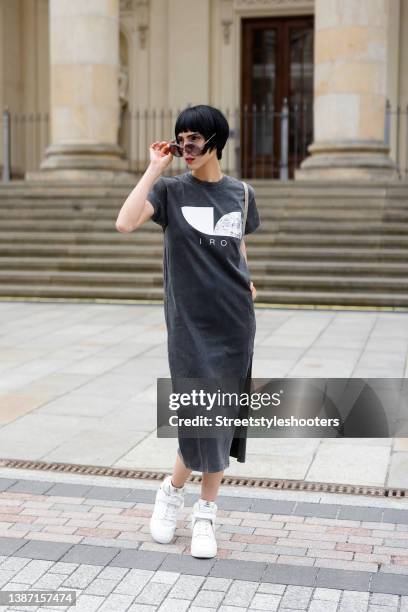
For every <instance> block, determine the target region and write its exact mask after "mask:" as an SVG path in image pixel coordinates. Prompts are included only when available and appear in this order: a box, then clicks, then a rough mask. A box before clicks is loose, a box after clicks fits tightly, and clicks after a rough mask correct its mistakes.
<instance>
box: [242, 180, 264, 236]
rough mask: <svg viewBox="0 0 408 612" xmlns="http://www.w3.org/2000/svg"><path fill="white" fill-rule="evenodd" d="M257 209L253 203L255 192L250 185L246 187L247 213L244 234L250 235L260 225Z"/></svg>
mask: <svg viewBox="0 0 408 612" xmlns="http://www.w3.org/2000/svg"><path fill="white" fill-rule="evenodd" d="M260 223H261V220H260V218H259V213H258V209H257V207H256V202H255V190H254V188H253V187H252V185H248V212H247V219H246V224H245V231H244V234H251V233H252V232H254V231H255V230H256V229H257V228H258V226H259V225H260Z"/></svg>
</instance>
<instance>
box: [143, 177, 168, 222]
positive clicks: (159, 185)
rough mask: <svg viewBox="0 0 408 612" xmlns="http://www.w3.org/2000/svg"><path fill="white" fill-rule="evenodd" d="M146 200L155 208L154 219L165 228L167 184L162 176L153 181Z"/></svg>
mask: <svg viewBox="0 0 408 612" xmlns="http://www.w3.org/2000/svg"><path fill="white" fill-rule="evenodd" d="M146 200H148V201H149V202H150V203H151V205H152V206H153V208H154V213H153V215H152V216H151V219H152V221H154V222H155V223H158V224H159V225H161V226H162V228H163V230H164V229H165V228H166V226H167V186H166V181H165V180H164V178H163V177H162V176H160V177H159V178H158V179H156V181H155V182H154V183H153V186H152V188H151V190H150V191H149V193H148V194H147V198H146Z"/></svg>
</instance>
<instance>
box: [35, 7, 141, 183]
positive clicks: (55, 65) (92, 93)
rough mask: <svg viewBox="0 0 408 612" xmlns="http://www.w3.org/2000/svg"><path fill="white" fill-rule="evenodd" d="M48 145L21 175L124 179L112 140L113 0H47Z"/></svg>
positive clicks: (115, 104)
mask: <svg viewBox="0 0 408 612" xmlns="http://www.w3.org/2000/svg"><path fill="white" fill-rule="evenodd" d="M49 28H50V118H51V126H50V127H51V132H50V140H51V145H50V146H49V147H48V148H47V150H46V157H45V159H44V160H43V162H42V164H41V169H40V171H39V172H30V173H27V174H26V178H27V179H34V180H36V179H40V180H42V179H48V178H50V179H57V180H58V179H90V178H91V179H99V178H102V179H103V178H107V179H109V178H111V179H115V178H129V176H132V175H129V174H128V173H127V172H124V171H126V170H127V169H128V166H129V164H128V161H127V160H126V159H125V158H124V152H123V150H122V149H121V147H119V146H118V144H117V131H118V108H119V90H118V87H119V83H118V74H119V0H85V1H84V0H49Z"/></svg>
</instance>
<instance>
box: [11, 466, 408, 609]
mask: <svg viewBox="0 0 408 612" xmlns="http://www.w3.org/2000/svg"><path fill="white" fill-rule="evenodd" d="M2 472H3V474H4V472H5V470H2ZM6 472H7V473H8V474H9V476H4V475H0V592H2V591H16V590H19V591H27V590H34V591H36V590H40V589H50V590H56V591H58V592H60V591H65V590H73V591H75V592H76V595H77V602H76V605H75V606H70V607H67V606H58V607H55V608H52V607H48V608H47V607H46V606H42V607H36V606H14V607H13V606H12V605H9V606H8V607H6V606H0V609H4V610H6V609H7V610H25V609H26V610H35V609H38V610H52V609H55V610H58V609H59V610H61V609H69V608H71V609H75V610H76V611H81V612H82V611H84V612H85V611H89V610H102V611H108V610H109V611H112V612H122V611H123V612H125V611H128V610H129V611H136V610H147V611H148V610H159V611H161V612H163V611H171V612H173V611H174V612H178V611H179V610H189V611H195V612H200V611H204V610H205V611H207V612H208V611H209V610H217V611H221V612H237V611H238V612H239V611H243V610H253V611H256V610H269V611H275V610H277V611H278V610H279V611H286V612H289V610H290V611H291V612H294V611H295V610H307V611H310V612H319V611H322V612H323V611H324V612H331V611H333V612H360V611H361V612H394V611H395V612H408V506H407V505H406V504H405V508H404V507H401V505H400V504H397V502H396V500H395V501H394V502H393V501H392V500H386V499H375V500H372V501H373V502H375V503H373V505H372V506H370V505H368V504H369V503H371V500H367V499H364V502H365V503H364V504H362V505H357V504H356V503H348V504H346V503H340V502H339V501H338V500H339V499H342V497H344V496H335V495H334V496H333V502H334V503H331V504H328V503H317V502H307V501H304V500H305V499H307V494H306V495H305V494H304V495H303V496H300V495H299V496H297V497H298V499H297V500H296V499H286V500H284V499H282V498H280V499H276V498H274V497H272V496H271V495H269V497H260V496H258V495H257V490H256V489H254V490H252V491H250V493H248V491H246V492H245V493H241V494H240V490H239V488H235V490H234V495H228V494H225V488H224V493H223V494H221V495H219V497H218V499H217V504H218V512H217V540H218V546H219V550H218V554H217V557H215V558H213V559H196V558H194V557H192V556H191V555H190V551H189V543H190V541H191V540H190V535H191V534H190V531H189V528H188V523H187V519H188V515H189V514H190V512H191V508H192V504H193V503H194V501H195V499H196V498H197V491H196V492H192V490H193V488H192V487H190V488H188V489H187V492H186V495H185V508H184V510H183V511H182V512H181V513H180V516H179V521H178V526H177V530H176V537H175V539H174V541H173V542H172V543H171V544H169V545H162V544H158V543H156V542H154V541H153V540H152V538H151V536H150V533H149V529H148V521H149V517H150V516H151V512H152V508H153V502H154V496H155V492H156V490H157V487H158V486H159V482H153V483H152V482H150V483H149V485H150V486H148V484H147V483H143V481H141V480H139V481H137V482H136V481H135V482H131V483H130V484H129V486H106V485H100V484H99V483H98V477H89V476H88V477H78V478H77V481H76V482H64V481H63V479H61V478H60V477H59V476H61V475H50V474H42V475H41V478H38V477H37V478H36V475H35V473H34V472H33V471H32V473H31V477H27V475H26V476H25V477H24V478H22V477H19V470H14V474H15V477H14V478H11V477H10V473H13V470H10V469H9V470H8V471H7V470H6ZM0 474H1V472H0ZM26 474H27V471H26ZM71 480H72V479H71ZM353 498H354V499H353V500H351V501H355V498H356V496H353ZM403 505H404V504H402V506H403Z"/></svg>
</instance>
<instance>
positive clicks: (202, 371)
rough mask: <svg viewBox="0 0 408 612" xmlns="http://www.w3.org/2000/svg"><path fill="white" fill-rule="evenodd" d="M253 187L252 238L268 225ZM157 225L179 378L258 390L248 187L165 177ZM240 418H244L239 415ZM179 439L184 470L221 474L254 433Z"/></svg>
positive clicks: (155, 202)
mask: <svg viewBox="0 0 408 612" xmlns="http://www.w3.org/2000/svg"><path fill="white" fill-rule="evenodd" d="M248 188H249V201H248V212H247V220H246V225H245V232H244V233H245V234H249V233H251V232H253V231H255V230H256V229H257V227H258V226H259V224H260V218H259V213H258V210H257V207H256V203H255V194H254V189H253V187H252V186H251V185H248ZM147 200H148V201H149V202H150V203H151V204H152V206H153V207H154V213H153V216H152V217H151V218H152V220H153V221H154V222H156V223H158V224H159V225H161V227H162V228H163V232H164V251H163V279H164V310H165V319H166V325H167V332H168V342H167V347H168V359H169V368H170V375H171V378H172V380H174V379H176V377H185V378H205V377H208V378H218V377H222V376H227V377H228V376H229V377H239V378H240V379H242V380H243V381H245V384H244V386H243V387H242V388H240V389H239V391H240V392H244V391H247V392H249V390H250V381H251V375H252V357H253V351H254V339H255V331H256V322H255V310H254V305H253V300H252V293H251V289H250V274H249V270H248V267H247V264H246V261H245V257H244V255H243V254H242V252H241V249H240V243H241V237H242V223H243V216H244V186H243V184H242V182H241V181H240V180H239V179H237V178H235V177H232V176H229V175H224V176H223V177H222V178H221V179H220V180H219V181H216V182H210V181H202V180H200V179H198V178H196V177H195V176H193V174H192V173H191V172H190V171H187V172H184V173H183V174H179V175H176V176H171V177H159V178H158V179H157V180H156V181H155V183H154V184H153V186H152V189H151V191H150V192H149V193H148V196H147ZM237 416H238V415H237ZM242 431H244V430H243V429H242V427H241V434H240V435H239V436H238V435H237V428H235V429H234V428H231V430H230V431H229V432H228V434H227V435H224V437H222V438H216V437H212V438H203V437H201V438H200V437H197V438H186V437H182V436H179V448H178V453H179V455H180V456H181V458H182V459H183V462H184V464H185V465H186V466H187V467H188V468H191V469H192V470H197V471H200V472H218V471H220V470H223V469H225V468H226V467H228V466H229V457H230V456H231V457H235V458H236V459H237V461H239V462H241V463H243V462H245V455H246V435H245V433H244V434H242Z"/></svg>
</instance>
